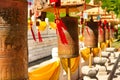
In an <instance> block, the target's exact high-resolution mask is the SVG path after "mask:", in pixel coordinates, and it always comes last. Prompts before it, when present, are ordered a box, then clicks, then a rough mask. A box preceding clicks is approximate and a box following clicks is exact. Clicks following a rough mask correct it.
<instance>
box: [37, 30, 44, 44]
mask: <svg viewBox="0 0 120 80" xmlns="http://www.w3.org/2000/svg"><path fill="white" fill-rule="evenodd" d="M38 39H39V42H42V41H43V40H42V37H41V34H40V31H39V30H38Z"/></svg>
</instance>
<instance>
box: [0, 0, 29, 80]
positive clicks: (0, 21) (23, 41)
mask: <svg viewBox="0 0 120 80" xmlns="http://www.w3.org/2000/svg"><path fill="white" fill-rule="evenodd" d="M0 80H28V51H27V0H0Z"/></svg>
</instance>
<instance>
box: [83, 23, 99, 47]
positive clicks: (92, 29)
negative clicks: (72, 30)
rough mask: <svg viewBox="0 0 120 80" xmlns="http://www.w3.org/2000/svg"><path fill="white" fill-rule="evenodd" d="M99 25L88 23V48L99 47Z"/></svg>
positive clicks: (86, 37) (85, 41)
mask: <svg viewBox="0 0 120 80" xmlns="http://www.w3.org/2000/svg"><path fill="white" fill-rule="evenodd" d="M97 26H98V23H97V22H87V26H86V28H85V29H84V44H85V46H86V47H90V48H93V47H97V45H98V27H97Z"/></svg>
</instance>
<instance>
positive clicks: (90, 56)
mask: <svg viewBox="0 0 120 80" xmlns="http://www.w3.org/2000/svg"><path fill="white" fill-rule="evenodd" d="M89 67H90V68H91V67H92V48H90V55H89Z"/></svg>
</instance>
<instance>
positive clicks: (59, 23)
mask: <svg viewBox="0 0 120 80" xmlns="http://www.w3.org/2000/svg"><path fill="white" fill-rule="evenodd" d="M55 22H56V24H57V32H58V34H59V36H60V40H61V42H62V43H63V44H68V42H67V39H66V36H65V34H64V31H63V30H66V29H67V28H66V26H65V25H64V23H63V22H62V20H61V19H56V20H55Z"/></svg>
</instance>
